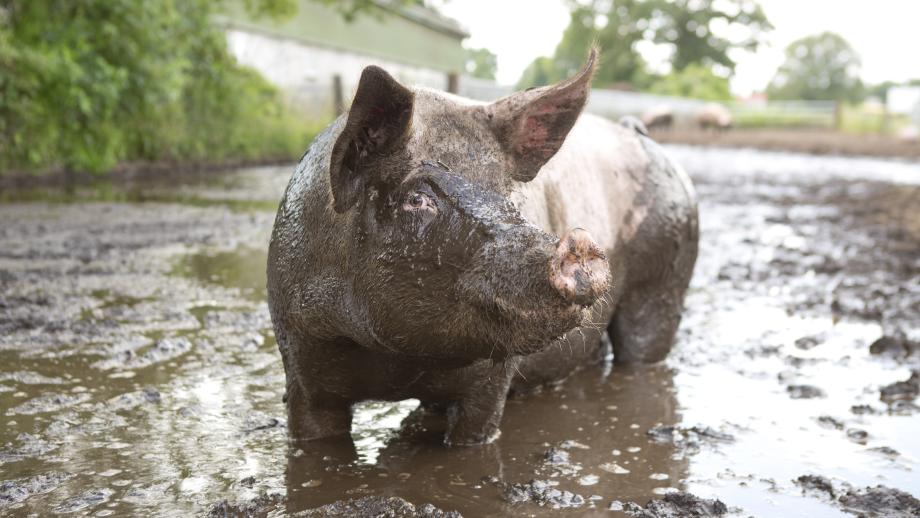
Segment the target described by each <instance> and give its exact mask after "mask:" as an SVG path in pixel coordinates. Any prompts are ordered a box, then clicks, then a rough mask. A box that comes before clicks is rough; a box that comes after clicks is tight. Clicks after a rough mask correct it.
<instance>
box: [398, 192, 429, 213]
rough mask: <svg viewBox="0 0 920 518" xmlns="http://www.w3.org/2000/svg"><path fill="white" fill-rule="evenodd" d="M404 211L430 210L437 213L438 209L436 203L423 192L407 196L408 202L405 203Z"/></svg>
mask: <svg viewBox="0 0 920 518" xmlns="http://www.w3.org/2000/svg"><path fill="white" fill-rule="evenodd" d="M403 210H407V211H412V212H416V211H421V210H428V211H431V212H435V210H436V208H435V205H434V201H432V199H431V198H430V197H429V196H428V195H427V194H425V193H423V192H411V193H409V195H408V196H406V201H405V202H403Z"/></svg>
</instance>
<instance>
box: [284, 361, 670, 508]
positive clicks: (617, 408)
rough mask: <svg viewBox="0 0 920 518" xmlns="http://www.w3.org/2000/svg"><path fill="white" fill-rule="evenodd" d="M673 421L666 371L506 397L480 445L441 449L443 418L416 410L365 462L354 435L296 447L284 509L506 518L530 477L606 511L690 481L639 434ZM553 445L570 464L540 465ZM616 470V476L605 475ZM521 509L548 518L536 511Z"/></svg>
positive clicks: (577, 379) (614, 372)
mask: <svg viewBox="0 0 920 518" xmlns="http://www.w3.org/2000/svg"><path fill="white" fill-rule="evenodd" d="M678 422H679V415H678V412H677V402H676V400H675V389H674V384H673V371H672V370H671V369H669V368H667V367H664V366H651V367H619V366H618V367H614V368H612V369H611V368H610V366H609V365H607V366H603V365H601V366H595V367H592V368H590V369H586V370H584V371H582V372H579V373H577V374H576V375H575V376H573V377H572V378H571V379H569V380H567V381H566V382H565V383H564V384H561V385H559V386H557V387H555V388H548V389H545V390H543V391H541V392H538V393H535V394H528V395H523V396H518V397H515V398H512V399H510V400H509V402H508V405H507V407H506V410H505V416H504V419H503V421H502V436H501V437H500V438H499V439H498V440H497V441H496V442H495V443H494V444H490V445H488V446H485V447H472V448H456V447H455V448H447V447H445V446H443V445H442V442H441V441H442V439H443V435H444V425H445V420H444V418H443V416H442V415H437V414H434V413H431V412H428V411H424V410H422V409H417V410H416V411H414V412H413V413H412V414H410V415H409V416H408V417H406V418H405V419H404V420H403V422H402V423H401V425H400V427H399V428H398V431H395V430H394V433H393V435H392V437H391V438H390V439H389V440H388V441H386V443H385V446H383V447H382V449H381V450H380V451H379V453H378V454H377V459H376V462H375V463H372V464H368V463H366V462H362V461H361V459H360V454H359V449H358V448H355V443H356V442H357V443H361V441H362V439H363V438H364V437H363V435H362V434H361V433H358V434H355V437H354V440H351V439H349V440H342V441H321V442H319V443H306V444H302V445H295V446H293V447H292V453H291V454H290V455H289V456H288V465H287V470H286V486H287V494H288V501H287V510H288V511H291V512H295V511H301V510H303V509H308V508H313V507H317V506H321V505H324V504H328V503H331V502H334V501H336V500H338V499H340V498H342V495H349V496H356V497H357V496H363V495H368V494H373V495H396V496H400V497H402V498H405V499H407V500H409V501H411V502H430V503H433V504H434V505H436V506H438V507H441V508H443V509H446V510H457V511H460V512H461V513H463V514H465V515H470V516H486V515H490V516H507V515H508V514H509V513H514V512H515V508H514V507H513V506H511V505H510V504H508V503H506V502H505V501H504V500H503V499H502V497H501V493H502V488H503V487H504V486H505V485H507V484H515V483H522V482H528V481H530V480H531V479H547V480H553V481H557V482H558V483H559V484H558V486H556V487H557V488H559V489H562V490H568V491H571V492H573V493H576V494H579V495H582V496H583V497H585V498H586V499H587V498H589V497H590V496H591V495H603V496H602V498H601V499H599V500H596V501H589V503H588V504H586V507H589V508H590V507H592V506H596V507H599V508H601V509H603V508H606V506H607V505H608V504H609V502H610V499H611V495H616V497H617V498H619V499H622V500H643V499H645V498H647V497H648V495H650V494H655V493H656V491H657V492H659V493H660V492H661V491H662V490H663V489H664V488H670V487H675V488H679V487H680V484H681V481H683V480H684V479H686V477H687V462H688V461H687V459H686V458H684V457H683V456H675V455H674V451H673V448H672V446H670V445H664V444H656V443H652V442H650V441H649V440H648V437H647V436H646V431H647V430H648V429H650V428H652V427H654V426H656V425H674V424H677V423H678ZM378 426H379V423H378ZM552 447H556V448H560V447H561V448H564V449H565V450H566V451H567V452H568V462H566V463H564V465H560V464H558V463H552V462H546V458H545V457H546V452H547V451H548V450H550V448H552ZM614 465H615V466H619V467H620V468H622V470H616V471H617V472H616V473H614V472H611V466H614ZM527 511H528V513H531V512H533V513H536V514H537V515H541V514H547V515H549V514H553V511H551V510H549V509H545V510H541V509H540V508H537V507H533V506H529V507H528V508H527Z"/></svg>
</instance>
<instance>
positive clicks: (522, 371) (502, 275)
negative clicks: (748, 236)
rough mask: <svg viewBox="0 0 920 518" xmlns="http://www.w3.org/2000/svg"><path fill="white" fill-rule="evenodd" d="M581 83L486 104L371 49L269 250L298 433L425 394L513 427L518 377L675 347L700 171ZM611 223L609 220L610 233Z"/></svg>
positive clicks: (457, 416) (325, 430)
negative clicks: (433, 86)
mask: <svg viewBox="0 0 920 518" xmlns="http://www.w3.org/2000/svg"><path fill="white" fill-rule="evenodd" d="M594 61H595V55H594V53H593V52H592V55H591V57H590V59H589V62H588V65H587V66H586V67H585V69H584V70H583V71H582V72H581V73H580V74H578V75H577V76H575V77H573V78H572V79H570V80H568V81H565V82H563V83H560V84H557V85H552V86H548V87H543V88H538V89H533V90H528V91H526V92H520V93H517V94H513V95H511V96H509V97H506V98H503V99H500V100H498V101H496V102H494V103H491V104H482V103H476V102H473V101H469V100H467V99H463V98H460V97H456V96H452V95H449V94H445V93H442V92H437V91H432V90H427V89H415V88H407V87H405V86H402V85H400V84H399V83H397V82H396V81H395V80H393V79H392V78H391V77H390V76H389V75H387V74H386V72H384V71H382V70H380V69H379V68H376V67H368V69H366V70H365V71H364V74H363V75H362V79H361V82H360V84H359V87H358V91H357V93H356V95H355V99H354V101H353V103H352V107H351V110H350V111H349V113H348V114H347V115H345V116H343V117H341V118H339V119H338V120H337V121H335V122H334V123H333V124H332V125H330V127H329V128H327V129H326V130H325V131H324V132H323V133H322V134H320V135H319V136H318V137H317V138H316V140H315V141H314V143H313V144H312V146H311V147H310V149H309V150H308V151H307V152H306V153H305V155H304V157H303V159H302V160H301V162H300V164H299V165H298V167H297V169H296V171H295V172H294V175H293V177H292V179H291V182H290V184H289V186H288V189H287V191H286V193H285V197H284V200H283V201H282V203H281V206H280V208H279V211H278V215H277V218H276V221H275V228H274V232H273V235H272V241H271V245H270V250H269V260H268V291H269V305H270V309H271V313H272V319H273V323H274V327H275V334H276V337H277V340H278V344H279V348H280V351H281V355H282V358H283V360H284V367H285V372H286V375H287V386H286V392H285V400H286V402H287V406H288V414H289V427H290V431H291V435H292V439H293V440H309V439H317V438H322V437H331V436H337V435H347V434H348V432H349V429H350V425H351V411H350V407H351V405H352V404H353V403H355V402H358V401H363V400H369V399H380V400H400V399H406V398H418V399H419V400H421V401H422V403H423V405H424V406H425V407H426V408H432V409H435V408H436V409H444V410H446V414H447V419H448V431H447V436H446V438H445V441H446V442H447V443H449V444H480V443H485V442H489V441H491V440H493V439H494V438H495V437H497V435H498V433H499V422H500V420H501V415H502V411H503V408H504V403H505V398H506V395H507V393H508V391H509V390H510V389H511V388H512V383H514V385H515V386H516V387H518V388H525V387H527V386H531V385H536V384H540V383H545V382H548V381H552V380H555V379H560V378H562V377H565V376H567V375H569V374H570V373H571V372H573V371H574V370H575V369H577V368H578V367H579V366H581V365H584V364H586V363H588V362H592V361H597V360H598V359H599V358H600V357H601V354H602V351H601V335H602V333H604V332H608V331H609V332H610V334H611V336H612V338H613V343H614V354H615V358H616V360H617V361H624V362H626V361H644V362H653V361H658V360H661V359H662V358H664V356H665V355H666V354H667V352H668V350H669V349H670V346H671V341H672V339H673V336H674V333H675V331H676V328H677V325H678V323H679V321H680V311H681V304H682V300H683V295H684V291H685V290H686V287H687V284H688V282H689V279H690V274H691V272H692V270H693V263H694V261H695V258H696V246H697V221H696V205H695V200H694V196H693V192H692V187H691V186H690V184H689V180H688V179H687V177H686V175H685V174H684V173H683V172H682V171H681V170H679V168H677V167H676V166H675V165H674V164H672V163H671V162H670V161H668V160H667V158H665V157H664V156H663V155H662V152H661V151H660V149H659V148H658V147H657V146H656V145H655V144H654V143H652V142H651V141H650V140H648V139H647V138H645V137H644V136H642V135H641V134H639V133H638V132H637V131H635V130H634V129H633V128H631V127H624V126H621V125H617V124H614V123H610V122H608V121H605V120H602V119H599V118H596V117H592V116H588V115H581V110H582V108H583V106H584V104H585V102H586V99H587V95H588V92H589V91H590V78H591V74H592V72H593V66H594ZM592 236H593V237H592Z"/></svg>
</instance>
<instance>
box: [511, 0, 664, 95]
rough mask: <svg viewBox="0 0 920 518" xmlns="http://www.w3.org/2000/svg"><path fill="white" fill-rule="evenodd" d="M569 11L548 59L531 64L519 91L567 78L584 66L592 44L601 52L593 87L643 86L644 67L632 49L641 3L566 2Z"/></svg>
mask: <svg viewBox="0 0 920 518" xmlns="http://www.w3.org/2000/svg"><path fill="white" fill-rule="evenodd" d="M569 7H570V11H571V15H570V21H569V25H568V27H566V29H565V32H564V33H563V35H562V40H561V41H560V42H559V45H558V46H557V47H556V50H555V53H554V54H553V57H552V59H549V58H545V57H544V58H537V59H536V60H534V62H533V63H531V65H530V66H529V67H528V69H527V70H525V72H524V74H523V75H522V77H521V80H520V81H519V82H518V86H519V87H530V86H542V85H544V84H549V83H552V82H554V81H559V80H562V79H564V78H566V77H569V76H571V75H572V74H574V73H575V72H576V71H578V69H579V67H581V66H582V64H583V63H584V60H585V56H586V55H587V53H588V48H589V47H590V46H591V45H592V44H597V45H598V46H599V47H600V51H601V60H600V62H599V64H598V67H597V71H596V73H595V75H594V84H595V85H598V86H612V85H616V84H618V83H629V84H631V85H633V86H636V85H639V86H642V85H644V84H647V82H648V74H647V72H646V63H645V61H644V60H643V59H642V57H641V56H640V55H639V53H638V52H637V51H636V48H635V46H636V44H637V43H638V42H639V41H641V40H642V38H643V29H644V27H645V22H644V21H643V16H644V14H643V13H644V10H643V2H642V1H641V0H619V1H618V2H617V3H616V5H614V4H612V3H611V2H610V1H609V0H591V1H589V2H579V1H575V0H570V2H569Z"/></svg>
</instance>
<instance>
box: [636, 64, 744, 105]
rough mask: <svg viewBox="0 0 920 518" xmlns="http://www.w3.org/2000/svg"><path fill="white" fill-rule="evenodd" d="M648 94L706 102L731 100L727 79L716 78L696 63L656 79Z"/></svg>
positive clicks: (711, 72) (716, 76) (710, 71)
mask: <svg viewBox="0 0 920 518" xmlns="http://www.w3.org/2000/svg"><path fill="white" fill-rule="evenodd" d="M649 92H651V93H654V94H658V95H673V96H677V97H691V98H694V99H703V100H706V101H728V100H731V98H732V96H731V92H730V91H729V88H728V78H725V77H721V76H718V75H716V74H715V73H713V71H712V70H711V69H709V68H707V67H705V66H703V65H699V64H696V63H693V64H690V65H688V66H687V67H685V68H684V69H683V70H675V71H673V72H671V73H670V74H668V75H666V76H664V77H662V78H660V79H658V80H657V81H655V82H654V83H652V86H651V88H649Z"/></svg>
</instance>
